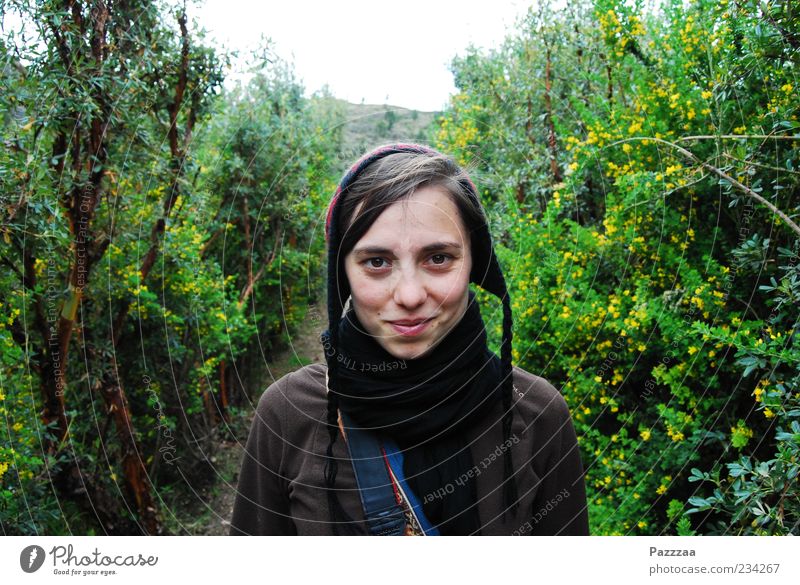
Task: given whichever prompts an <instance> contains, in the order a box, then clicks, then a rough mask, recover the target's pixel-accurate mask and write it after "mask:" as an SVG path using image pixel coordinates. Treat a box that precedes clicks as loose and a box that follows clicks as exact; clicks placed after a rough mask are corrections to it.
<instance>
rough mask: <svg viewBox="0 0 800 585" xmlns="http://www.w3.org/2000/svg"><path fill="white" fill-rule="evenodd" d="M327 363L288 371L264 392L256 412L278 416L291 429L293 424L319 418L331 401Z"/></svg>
mask: <svg viewBox="0 0 800 585" xmlns="http://www.w3.org/2000/svg"><path fill="white" fill-rule="evenodd" d="M326 372H327V366H326V365H325V364H319V363H314V364H309V365H307V366H303V367H302V368H300V369H298V370H294V371H292V372H289V373H288V374H285V375H283V376H281V377H280V378H278V379H277V380H275V381H274V382H272V383H271V384H270V385H269V386H267V389H266V390H264V392H262V394H261V397H260V398H259V400H258V406H257V407H256V412H257V413H258V414H260V415H272V416H277V417H279V418H280V419H281V421H282V422H284V423H285V424H286V425H287V426H289V427H290V428H291V426H292V423H296V422H298V421H301V420H305V421H308V420H309V416H312V417H317V416H318V415H319V412H318V411H319V410H320V408H325V406H326V404H327V394H326V381H325V375H326Z"/></svg>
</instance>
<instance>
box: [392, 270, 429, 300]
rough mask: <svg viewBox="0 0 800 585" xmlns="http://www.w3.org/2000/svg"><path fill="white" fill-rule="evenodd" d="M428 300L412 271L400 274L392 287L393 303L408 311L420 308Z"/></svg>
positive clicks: (419, 281)
mask: <svg viewBox="0 0 800 585" xmlns="http://www.w3.org/2000/svg"><path fill="white" fill-rule="evenodd" d="M427 298H428V293H427V291H426V290H425V285H424V283H423V282H422V281H421V280H420V279H419V278H418V277H417V275H416V274H415V272H414V271H413V270H411V271H405V272H404V273H401V274H400V277H399V279H398V281H397V285H396V286H395V287H394V302H395V303H397V304H398V305H402V306H404V307H407V308H409V309H413V308H415V307H418V306H420V305H421V304H423V303H424V302H425V300H426V299H427Z"/></svg>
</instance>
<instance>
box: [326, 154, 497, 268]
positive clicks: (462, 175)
mask: <svg viewBox="0 0 800 585" xmlns="http://www.w3.org/2000/svg"><path fill="white" fill-rule="evenodd" d="M421 187H442V188H443V189H444V190H445V191H446V192H447V193H448V194H449V195H450V197H451V198H452V200H453V203H454V204H455V205H456V208H457V209H458V213H459V216H460V217H461V221H462V222H463V225H464V228H465V229H466V232H467V233H468V234H469V235H470V236H471V235H472V233H473V231H474V230H476V229H477V228H479V227H480V226H481V225H483V224H485V223H486V215H485V213H484V211H483V208H482V207H481V206H480V204H479V203H478V202H477V201H475V200H474V199H473V198H472V197H470V195H469V175H468V173H467V171H466V170H465V169H463V168H462V167H460V166H459V165H458V164H456V162H455V161H453V159H451V158H450V157H448V156H446V155H444V154H440V153H435V154H429V153H417V152H397V153H394V154H390V155H387V156H385V157H383V158H381V159H379V160H377V161H375V162H374V163H372V164H370V165H369V166H367V167H366V168H365V169H364V170H363V171H362V172H361V173H360V174H359V175H358V177H357V178H356V180H355V181H353V182H352V183H351V184H350V185H349V186H348V187H347V189H346V191H345V193H346V195H347V196H346V197H344V199H343V201H342V202H341V211H340V212H339V222H338V225H337V228H338V229H337V231H338V233H340V234H342V240H341V247H340V248H339V259H340V261H342V260H343V258H344V257H345V256H346V255H347V254H348V253H349V252H350V250H352V249H353V247H354V246H355V245H356V243H358V241H359V240H360V239H361V237H362V236H363V235H364V234H365V233H366V232H367V230H369V228H370V226H371V225H372V224H373V223H374V222H375V220H376V219H377V218H378V216H379V215H380V214H381V213H383V211H385V210H386V208H387V207H388V206H389V205H391V204H392V203H395V202H397V201H400V200H402V199H404V198H407V197H409V196H411V195H412V194H413V193H414V192H415V191H416V190H417V189H419V188H421ZM471 239H472V238H471V237H470V241H471Z"/></svg>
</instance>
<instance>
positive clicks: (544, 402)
mask: <svg viewBox="0 0 800 585" xmlns="http://www.w3.org/2000/svg"><path fill="white" fill-rule="evenodd" d="M513 378H514V394H515V396H514V400H515V402H516V405H517V407H518V408H519V409H520V411H521V412H522V413H523V417H524V418H525V420H527V421H536V422H537V423H541V422H542V421H541V420H540V419H542V418H544V419H549V420H552V421H553V422H556V423H559V424H560V423H563V421H564V420H565V419H569V418H570V413H569V406H568V405H567V401H566V400H565V399H564V397H563V396H562V395H561V392H559V391H558V389H557V388H556V387H555V386H553V384H551V383H550V382H549V381H548V380H546V379H545V378H542V377H541V376H537V375H535V374H531V373H530V372H528V371H526V370H523V369H522V368H520V367H517V366H514V368H513Z"/></svg>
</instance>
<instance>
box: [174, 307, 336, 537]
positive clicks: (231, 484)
mask: <svg viewBox="0 0 800 585" xmlns="http://www.w3.org/2000/svg"><path fill="white" fill-rule="evenodd" d="M315 315H316V316H319V317H318V318H315ZM326 315H327V312H326V309H325V307H324V306H319V307H317V309H316V312H312V314H311V315H310V316H309V318H308V319H306V320H305V321H304V323H303V324H302V325H301V326H300V328H299V330H298V332H297V333H296V334H295V335H294V336H293V337H292V338H291V340H290V343H289V346H288V347H287V348H286V349H285V350H283V351H282V352H280V353H279V354H278V355H277V357H276V358H275V360H274V361H273V362H271V363H269V364H268V366H269V370H270V374H271V376H269V378H270V379H268V380H267V384H266V385H265V386H264V388H266V386H267V385H269V383H270V382H271V381H272V380H277V379H279V378H281V377H282V376H284V375H285V374H288V373H289V372H291V371H294V370H296V369H298V368H299V367H301V366H303V365H306V364H309V363H323V362H324V356H323V352H322V345H321V344H320V342H319V335H320V333H322V331H323V330H324V329H325V327H326V325H327V319H326V318H325V316H326ZM254 400H257V397H254ZM252 419H253V412H252V410H251V411H249V412H248V414H247V416H246V417H245V418H244V419H242V420H240V421H236V423H235V424H232V425H231V426H232V430H233V431H234V434H235V435H236V437H237V439H236V440H233V439H231V440H227V441H223V442H222V443H221V444H220V446H219V449H218V450H217V452H216V453H215V455H214V457H213V459H216V461H214V460H213V459H212V462H213V463H214V466H215V468H216V470H217V472H218V477H219V480H218V481H217V483H216V484H215V485H214V486H213V487H212V488H211V489H210V490H209V493H208V495H207V496H206V497H205V498H203V499H204V501H205V502H207V504H203V505H202V506H203V509H202V510H198V511H197V512H198V515H197V516H196V518H197V519H196V520H195V522H192V524H193V526H191V525H189V526H187V525H186V523H183V528H184V530H187V531H188V532H189V533H190V534H201V535H202V534H205V535H226V534H228V531H229V530H230V518H231V514H232V512H233V501H234V499H235V496H236V482H237V480H238V476H239V466H240V465H241V462H242V455H243V451H244V443H245V441H246V439H247V433H248V431H249V429H250V424H251V422H252ZM181 533H183V531H181Z"/></svg>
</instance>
